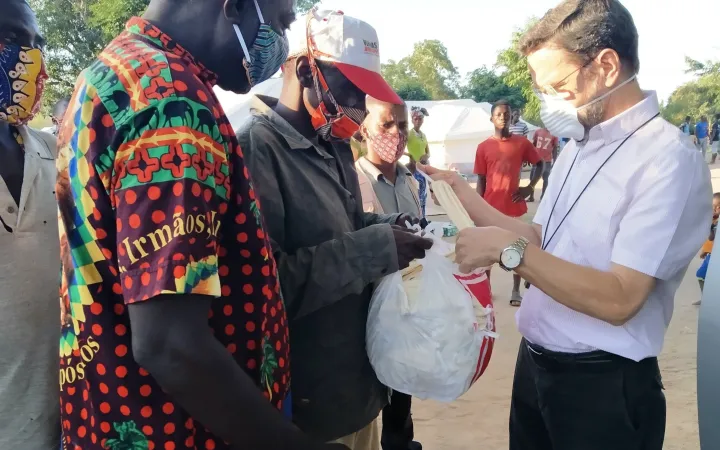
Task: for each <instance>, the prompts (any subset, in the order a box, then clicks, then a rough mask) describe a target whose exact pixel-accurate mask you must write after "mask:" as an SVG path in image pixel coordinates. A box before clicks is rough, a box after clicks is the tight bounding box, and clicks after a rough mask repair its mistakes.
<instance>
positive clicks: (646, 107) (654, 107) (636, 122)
mask: <svg viewBox="0 0 720 450" xmlns="http://www.w3.org/2000/svg"><path fill="white" fill-rule="evenodd" d="M643 94H644V95H645V99H644V100H642V101H641V102H639V103H637V104H636V105H634V106H633V107H631V108H630V109H628V110H626V111H624V112H622V113H620V114H618V115H617V116H615V117H613V118H612V119H610V120H606V121H605V122H603V123H601V124H600V125H597V126H595V127H593V128H592V129H591V130H590V134H589V137H588V141H598V140H602V141H603V142H604V145H608V144H612V143H613V142H615V141H618V140H620V139H622V138H624V137H626V136H627V135H629V134H630V133H632V132H633V131H635V130H636V129H637V128H638V127H639V126H641V125H642V124H644V123H645V122H647V121H648V120H650V119H651V118H652V117H653V116H656V115H658V114H659V113H660V103H659V102H658V98H657V93H656V92H655V91H643Z"/></svg>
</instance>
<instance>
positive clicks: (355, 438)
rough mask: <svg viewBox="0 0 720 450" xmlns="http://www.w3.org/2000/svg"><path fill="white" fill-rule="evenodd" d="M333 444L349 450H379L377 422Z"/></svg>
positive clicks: (374, 421)
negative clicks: (341, 445)
mask: <svg viewBox="0 0 720 450" xmlns="http://www.w3.org/2000/svg"><path fill="white" fill-rule="evenodd" d="M332 443H333V444H343V445H345V446H347V447H349V448H350V450H380V432H379V431H378V425H377V420H373V421H372V423H371V424H370V425H368V426H366V427H365V428H363V429H362V430H360V431H357V432H355V433H353V434H349V435H347V436H345V437H342V438H340V439H338V440H336V441H332Z"/></svg>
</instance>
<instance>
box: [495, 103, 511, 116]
mask: <svg viewBox="0 0 720 450" xmlns="http://www.w3.org/2000/svg"><path fill="white" fill-rule="evenodd" d="M501 106H507V107H508V109H509V110H510V113H511V114H512V110H513V109H512V106H510V103H508V101H507V100H498V101H496V102H495V103H493V105H492V108H490V115H491V116H492V115H494V114H495V110H496V109H498V108H499V107H501Z"/></svg>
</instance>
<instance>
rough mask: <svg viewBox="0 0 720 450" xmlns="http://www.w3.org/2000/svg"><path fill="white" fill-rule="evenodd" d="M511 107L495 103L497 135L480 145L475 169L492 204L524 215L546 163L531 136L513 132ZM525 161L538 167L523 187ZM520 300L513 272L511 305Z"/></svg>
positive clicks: (505, 211) (482, 192) (511, 213)
mask: <svg viewBox="0 0 720 450" xmlns="http://www.w3.org/2000/svg"><path fill="white" fill-rule="evenodd" d="M511 111H512V109H511V108H510V105H509V104H507V103H506V102H504V101H499V102H497V103H495V104H494V105H493V107H492V109H491V111H490V115H491V117H490V121H491V122H492V123H493V125H495V135H494V136H492V137H491V138H489V139H487V140H486V141H485V142H482V143H481V144H480V145H478V148H477V153H476V154H475V171H474V172H475V174H476V175H477V176H478V184H477V191H478V194H480V195H481V196H482V197H483V198H484V199H485V201H487V202H488V203H489V204H490V206H492V207H493V208H495V209H497V210H498V211H500V212H501V213H503V214H505V215H507V216H510V217H520V216H522V215H523V214H525V213H526V212H527V204H526V203H525V199H527V198H528V197H529V196H531V195H532V193H533V192H534V191H535V185H536V184H537V183H538V181H539V180H540V177H541V176H542V173H543V166H544V163H543V161H542V159H541V158H540V155H539V154H538V152H537V150H536V149H535V146H533V144H532V143H531V142H530V141H529V140H527V138H525V137H524V136H514V135H511V134H510V114H511ZM524 162H529V163H530V164H535V170H534V172H533V173H534V176H533V177H532V179H531V180H530V184H528V185H527V186H523V187H520V170H521V169H522V165H523V163H524ZM520 302H522V296H521V295H520V276H519V275H516V274H513V290H512V294H511V296H510V305H512V306H520Z"/></svg>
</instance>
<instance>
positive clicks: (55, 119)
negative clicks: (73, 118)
mask: <svg viewBox="0 0 720 450" xmlns="http://www.w3.org/2000/svg"><path fill="white" fill-rule="evenodd" d="M69 103H70V97H63V98H61V99H60V100H58V101H57V102H55V105H54V106H53V107H52V111H51V112H50V120H52V126H51V127H47V128H43V131H45V132H48V133H51V134H52V135H54V136H57V135H58V133H59V132H60V128H61V127H62V120H63V117H64V116H65V111H66V110H67V107H68V104H69Z"/></svg>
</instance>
